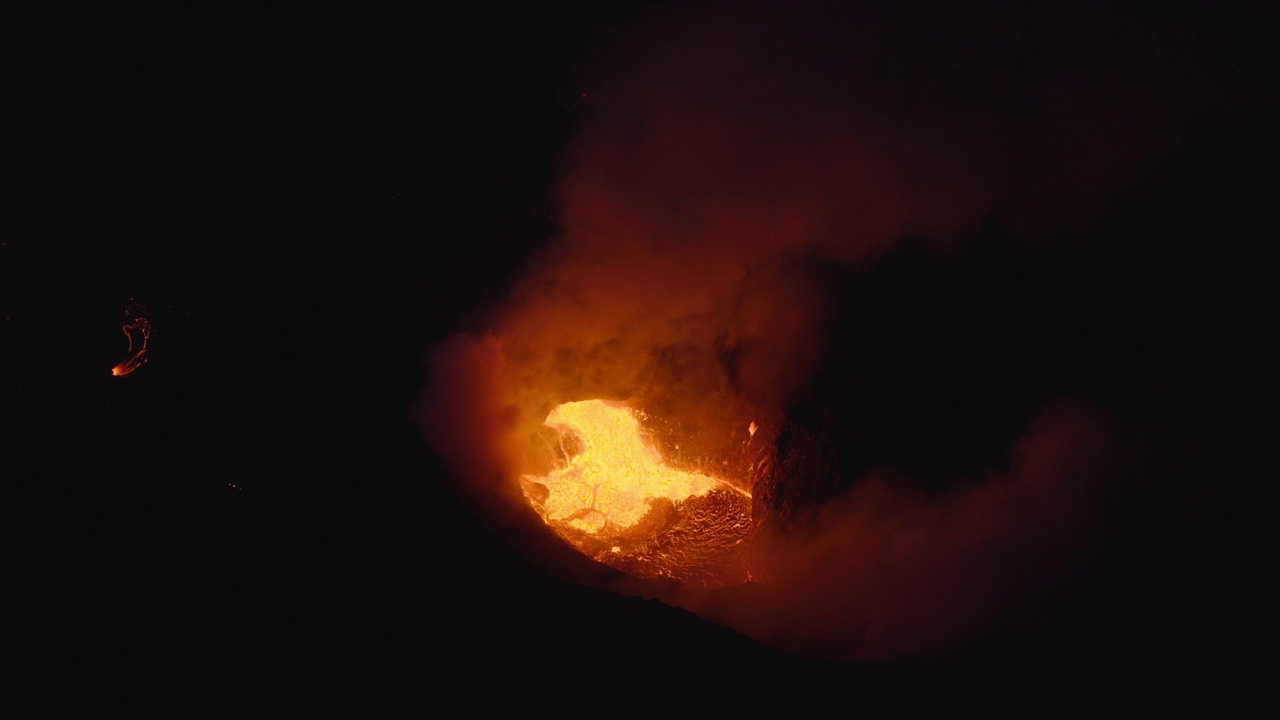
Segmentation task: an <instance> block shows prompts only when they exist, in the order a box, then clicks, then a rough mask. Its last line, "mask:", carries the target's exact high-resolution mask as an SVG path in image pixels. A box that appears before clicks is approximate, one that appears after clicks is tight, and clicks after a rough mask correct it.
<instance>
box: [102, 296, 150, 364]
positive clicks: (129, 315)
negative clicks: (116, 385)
mask: <svg viewBox="0 0 1280 720" xmlns="http://www.w3.org/2000/svg"><path fill="white" fill-rule="evenodd" d="M124 319H125V322H124V325H123V326H121V328H120V329H121V331H122V332H124V336H125V337H126V338H128V339H129V357H127V358H125V360H124V361H123V362H121V363H120V364H118V365H116V366H115V367H113V368H111V374H112V375H114V376H116V377H123V376H125V375H129V374H131V373H133V372H134V371H135V370H137V369H138V368H140V367H142V364H143V363H145V362H146V361H147V340H148V339H150V338H151V321H150V320H148V319H147V310H146V308H145V307H144V306H143V305H142V303H141V302H140V301H139V300H138V299H137V298H129V303H128V305H126V306H125V309H124Z"/></svg>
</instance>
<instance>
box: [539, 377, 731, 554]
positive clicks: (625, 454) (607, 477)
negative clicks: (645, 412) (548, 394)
mask: <svg viewBox="0 0 1280 720" xmlns="http://www.w3.org/2000/svg"><path fill="white" fill-rule="evenodd" d="M545 424H546V425H547V426H549V427H552V428H555V429H556V430H558V431H560V432H565V431H568V432H569V433H572V434H573V435H576V436H577V437H578V439H579V440H580V441H581V443H582V447H581V452H579V453H578V454H577V455H574V456H572V457H571V458H570V459H569V462H568V464H567V465H565V466H564V467H561V468H558V469H556V470H553V471H551V472H550V473H548V474H547V475H545V476H541V477H538V476H531V475H525V476H524V477H523V479H524V480H525V481H526V482H533V483H538V484H541V485H543V486H545V487H546V488H547V490H548V491H549V493H548V494H547V496H546V498H545V499H544V500H541V501H539V500H535V499H534V498H533V497H532V496H531V495H529V494H528V492H527V491H526V496H528V497H529V499H530V500H531V501H533V503H534V505H535V507H538V509H539V511H540V512H541V514H542V517H543V519H544V520H546V522H548V523H552V522H560V523H565V524H567V525H570V526H571V527H574V528H577V529H578V530H581V531H583V532H587V533H593V534H594V533H599V532H600V531H601V530H604V529H605V528H606V527H608V526H610V525H612V526H613V529H614V530H625V529H627V528H629V527H631V526H632V525H635V524H636V522H638V521H639V520H640V519H641V518H643V517H644V516H645V515H646V514H647V513H648V512H649V508H650V506H649V501H650V500H652V499H656V498H666V499H668V500H671V501H673V502H676V501H680V500H684V499H686V498H689V497H693V496H698V495H705V494H707V493H708V492H710V491H711V490H713V489H715V488H717V487H724V488H727V489H731V490H733V491H734V492H736V493H739V494H743V495H746V493H744V492H743V491H742V490H739V489H737V488H735V487H733V486H732V485H729V484H728V483H726V482H724V481H723V480H720V479H718V478H714V477H711V476H708V475H701V474H698V473H691V472H685V471H684V470H678V469H676V468H673V467H670V466H668V465H667V464H665V463H664V462H663V460H662V456H661V455H660V454H659V452H658V450H657V448H655V447H653V445H652V444H650V443H649V442H648V441H647V440H646V439H645V438H644V436H643V434H642V433H641V430H640V422H639V420H638V419H637V418H636V416H635V413H634V412H632V410H631V408H628V407H626V406H624V405H616V404H611V403H608V402H605V401H604V400H583V401H580V402H570V403H565V404H563V405H560V406H558V407H557V408H555V409H554V410H552V411H551V414H550V415H547V420H546V423H545Z"/></svg>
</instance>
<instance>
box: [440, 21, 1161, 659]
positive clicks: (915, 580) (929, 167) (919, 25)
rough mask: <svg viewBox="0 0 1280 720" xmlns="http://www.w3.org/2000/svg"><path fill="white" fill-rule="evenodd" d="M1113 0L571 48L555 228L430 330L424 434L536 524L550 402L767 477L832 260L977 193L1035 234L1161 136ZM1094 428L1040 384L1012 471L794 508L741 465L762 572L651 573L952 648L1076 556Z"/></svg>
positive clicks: (919, 234) (944, 246)
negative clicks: (1042, 394)
mask: <svg viewBox="0 0 1280 720" xmlns="http://www.w3.org/2000/svg"><path fill="white" fill-rule="evenodd" d="M1105 12H1106V11H1103V10H1098V9H1094V10H1091V11H1089V12H1087V13H1075V12H1073V13H1056V14H1055V13H1054V12H1051V11H1044V9H1043V8H1038V9H1037V11H1036V12H1035V13H1032V12H1029V11H1019V10H1017V9H1009V10H1004V11H995V12H990V13H987V14H985V15H982V16H981V17H979V16H978V15H976V14H973V13H969V12H967V11H965V10H964V9H963V8H961V7H959V6H956V7H950V8H946V7H944V8H938V7H931V8H916V7H904V8H901V9H893V10H889V9H886V8H880V9H878V10H859V9H850V8H845V7H841V6H826V5H819V4H812V3H808V4H806V3H799V4H786V5H785V6H784V5H781V4H780V5H770V4H763V3H729V4H726V5H723V6H722V5H698V6H696V7H693V8H691V7H688V6H686V7H683V8H678V9H673V10H664V11H655V12H653V13H651V14H649V15H646V16H645V17H644V18H642V19H641V20H640V21H638V22H637V23H636V25H635V26H634V27H633V28H631V29H630V30H629V31H628V32H627V33H626V34H623V35H620V36H617V37H614V38H611V39H610V42H608V43H605V44H604V45H603V46H602V47H601V48H600V49H599V50H598V51H597V53H596V54H594V55H593V56H592V57H591V58H589V61H588V62H587V63H585V64H584V68H585V69H584V72H583V77H582V80H581V81H582V83H583V85H584V88H585V94H586V97H587V98H589V101H588V107H587V109H586V111H585V114H584V116H583V118H582V120H581V129H580V133H579V135H578V137H577V138H576V140H575V141H574V142H573V143H572V145H571V146H570V147H569V148H568V151H567V153H566V156H565V161H564V173H563V175H562V178H561V181H560V183H559V184H558V187H557V190H556V192H557V199H558V201H559V207H560V208H561V215H560V218H559V220H560V226H561V229H562V234H561V236H560V237H559V238H558V239H557V241H556V242H555V243H554V244H553V245H552V246H551V247H549V248H548V249H547V250H546V251H545V252H544V253H543V254H541V255H540V256H538V257H537V258H534V259H533V260H532V261H531V264H530V267H529V270H528V272H527V274H526V275H525V276H524V277H523V279H522V280H521V281H520V282H519V283H518V284H517V285H516V287H514V288H513V289H512V290H511V293H510V295H509V298H508V299H507V301H506V302H505V303H503V304H502V305H501V306H499V307H497V308H495V309H493V311H492V312H491V313H490V315H489V322H488V324H487V327H486V328H484V329H483V330H482V331H480V332H478V333H476V334H461V335H458V336H456V337H454V338H451V339H450V340H448V341H446V342H445V343H443V344H442V345H440V346H439V347H437V348H435V349H434V350H433V351H432V352H431V354H430V356H429V357H428V365H429V370H430V373H431V375H430V379H429V382H428V386H427V389H426V391H425V394H424V397H423V405H422V407H423V416H422V420H423V428H424V432H425V434H426V437H427V439H428V441H429V442H430V444H431V447H432V448H433V449H434V450H435V451H436V452H437V453H439V454H440V455H441V456H442V457H443V458H444V459H445V460H446V461H447V462H448V463H449V464H450V467H451V469H452V470H453V472H454V475H455V476H456V478H457V479H458V481H459V487H460V488H461V489H462V490H463V492H464V493H466V494H467V496H468V497H470V498H471V499H473V500H474V501H475V502H476V503H477V506H478V508H479V509H480V512H481V513H482V514H484V515H485V516H486V517H488V518H489V519H491V520H492V521H493V522H494V524H495V526H497V527H500V528H502V529H503V531H504V532H510V533H513V534H516V535H519V537H520V539H519V541H518V542H519V543H520V544H521V546H522V547H525V548H534V547H538V546H539V543H541V546H544V547H545V546H547V545H548V542H547V540H546V537H547V536H548V535H549V533H548V531H547V527H546V526H545V525H544V524H543V523H542V522H541V518H539V517H538V516H537V514H536V513H535V512H534V510H533V509H532V508H531V506H530V503H529V498H527V497H526V491H522V488H521V481H520V478H521V477H522V476H526V477H527V476H530V475H545V474H547V473H548V472H550V471H551V470H552V468H553V467H554V463H553V462H552V458H551V457H550V456H549V455H550V454H549V453H548V451H547V442H546V441H545V437H544V436H542V435H540V433H541V432H543V430H542V425H543V422H544V421H545V420H546V419H547V418H548V416H549V415H550V414H551V413H552V411H553V409H554V408H556V407H557V406H560V405H561V404H562V403H566V402H576V401H584V400H593V399H604V400H609V401H618V402H625V403H627V404H629V405H630V406H631V407H633V408H636V409H638V410H640V411H642V412H644V413H645V414H646V416H647V417H650V418H652V419H653V423H652V426H651V427H650V428H649V429H650V431H651V433H652V435H653V438H654V443H655V446H656V447H657V448H658V449H659V450H660V451H662V453H663V455H664V456H665V457H668V458H672V459H673V462H675V464H676V465H678V466H679V467H682V468H684V469H690V468H696V467H709V468H717V469H719V470H726V469H727V470H728V477H733V478H736V479H737V480H738V481H740V482H745V483H746V484H747V486H748V487H753V488H755V487H756V485H755V484H756V483H761V482H763V483H765V485H766V487H765V489H766V490H767V489H768V488H767V485H768V483H769V482H775V483H782V484H785V483H787V482H788V481H789V480H790V479H791V478H790V476H788V474H787V473H788V470H787V468H786V467H783V466H782V465H780V464H777V463H778V462H779V460H780V459H779V458H777V457H775V455H774V446H773V443H774V442H775V441H776V439H777V438H778V437H779V433H780V432H781V431H782V429H783V428H785V427H786V426H787V423H788V418H787V411H788V408H789V407H791V406H792V404H793V403H794V402H795V401H797V400H798V399H802V398H804V397H805V396H806V394H807V393H809V392H810V391H811V390H812V388H811V387H810V382H811V378H812V376H813V374H814V372H815V371H816V369H817V368H819V367H820V366H821V364H822V361H823V359H824V357H825V354H826V351H827V343H828V342H829V341H830V337H829V335H830V330H831V322H832V313H833V306H832V304H831V296H832V288H833V287H834V286H835V284H836V282H837V276H838V274H839V273H841V272H843V273H849V272H854V273H856V272H858V271H859V270H862V269H864V268H866V267H868V266H870V265H872V264H874V263H875V262H876V261H877V259H879V258H880V257H881V256H882V255H884V254H885V253H886V252H887V251H889V249H890V248H892V247H893V246H894V245H895V244H897V243H899V242H901V241H902V240H903V239H904V238H913V239H917V240H920V241H923V242H925V243H927V244H928V245H929V246H930V247H933V248H935V249H937V250H938V251H944V252H962V251H963V250H964V247H965V243H966V241H967V240H968V239H969V238H970V237H972V236H973V234H974V233H975V231H976V229H977V228H978V227H979V226H980V224H982V223H988V222H994V223H996V224H998V225H999V226H1000V227H1002V228H1004V229H1005V230H1007V231H1008V232H1009V233H1010V234H1011V235H1013V236H1014V237H1017V238H1021V239H1023V240H1024V241H1025V242H1028V243H1034V242H1039V241H1041V240H1042V239H1043V238H1045V237H1048V236H1063V235H1069V234H1070V233H1071V232H1073V231H1075V230H1077V229H1078V228H1079V227H1081V226H1082V225H1083V223H1085V222H1087V220H1088V218H1089V217H1091V216H1092V215H1093V214H1095V213H1096V212H1097V211H1098V210H1099V208H1100V207H1101V206H1102V205H1103V204H1104V203H1105V201H1106V199H1107V198H1108V197H1110V196H1111V195H1112V194H1113V193H1114V192H1116V190H1117V188H1119V187H1120V186H1121V185H1122V184H1123V183H1124V182H1125V181H1126V179H1127V178H1129V177H1130V176H1131V174H1132V173H1133V171H1134V170H1135V168H1137V167H1139V166H1140V165H1141V164H1142V163H1143V162H1146V161H1148V160H1149V159H1151V158H1153V157H1155V156H1156V155H1157V154H1158V153H1159V152H1161V151H1162V150H1163V149H1164V148H1165V147H1166V146H1167V145H1168V144H1169V143H1171V142H1172V141H1173V139H1174V137H1175V132H1174V130H1176V127H1177V118H1178V117H1179V116H1178V114H1177V113H1176V112H1175V111H1176V109H1177V108H1176V104H1175V103H1173V102H1172V101H1171V98H1173V97H1175V96H1176V93H1175V92H1173V90H1174V88H1173V87H1172V83H1171V82H1169V81H1168V80H1167V79H1164V78H1163V77H1162V76H1160V75H1158V74H1156V73H1154V72H1151V71H1150V69H1151V68H1154V67H1157V66H1161V65H1162V64H1163V66H1164V67H1171V66H1169V65H1168V64H1167V63H1165V60H1166V59H1164V58H1161V59H1159V60H1158V61H1157V59H1155V53H1154V51H1153V49H1152V48H1151V47H1148V46H1147V44H1146V43H1144V38H1143V37H1141V36H1140V35H1133V36H1127V35H1126V37H1125V42H1124V43H1118V42H1115V41H1114V38H1109V37H1108V35H1115V34H1117V33H1119V34H1124V33H1127V32H1128V31H1129V30H1131V29H1132V26H1131V23H1130V21H1129V20H1127V19H1126V18H1124V17H1122V16H1120V15H1119V14H1117V15H1116V16H1114V17H1112V16H1104V15H1103V14H1104V13H1105ZM1126 23H1130V24H1126ZM1010 38H1017V40H1016V41H1011V40H1010ZM1151 44H1152V45H1155V43H1151ZM1068 51H1069V52H1068ZM1068 58H1069V61H1068ZM843 341H845V342H849V341H856V338H853V339H849V338H845V339H843ZM875 351H876V349H875V348H867V352H875ZM1107 428H1108V423H1107V420H1106V416H1105V413H1103V412H1101V411H1100V410H1098V409H1096V408H1090V407H1087V406H1083V405H1079V404H1072V403H1068V402H1063V403H1056V404H1052V405H1050V406H1048V407H1046V408H1045V409H1044V410H1043V412H1042V413H1041V415H1040V417H1039V418H1038V419H1037V420H1036V421H1035V422H1034V423H1033V424H1032V426H1031V427H1030V428H1029V429H1028V430H1027V431H1026V433H1025V435H1024V437H1023V438H1022V439H1021V440H1020V441H1018V442H1017V445H1016V449H1015V451H1014V454H1013V457H1012V458H1011V461H1010V469H1009V470H1008V471H1007V472H999V473H998V472H993V473H991V474H990V476H989V477H987V478H981V479H980V478H975V479H974V481H973V485H972V486H970V487H968V488H967V489H964V490H952V491H950V492H948V493H943V494H940V495H931V494H927V493H924V492H919V491H911V490H907V489H905V488H909V487H912V483H911V479H910V478H903V477H901V476H900V475H898V474H895V471H893V470H892V469H886V470H884V471H882V472H877V473H875V474H873V475H872V476H871V477H868V478H862V479H857V480H858V481H857V482H850V481H849V479H845V484H844V486H843V487H841V488H838V491H837V492H832V493H829V494H828V496H820V497H819V496H815V497H814V498H813V503H814V507H810V508H806V509H805V510H806V511H805V512H802V513H796V514H795V517H794V518H793V522H788V523H785V524H782V523H772V522H768V521H767V520H768V518H769V514H770V512H774V511H776V510H777V508H770V507H769V506H768V503H769V501H770V500H769V495H770V493H767V492H766V493H760V492H756V493H753V494H754V495H755V497H754V502H755V507H756V511H757V518H756V519H757V521H758V523H759V527H758V528H757V532H756V535H755V537H754V538H753V548H752V553H753V555H752V561H751V562H752V565H751V569H750V572H751V576H752V578H753V580H755V582H753V583H749V584H745V585H741V586H740V587H727V588H721V589H718V590H711V591H708V590H702V589H690V588H688V587H685V588H678V589H674V590H666V591H663V592H662V593H661V595H662V597H663V599H664V600H667V601H668V602H672V603H676V604H680V605H682V606H684V607H687V608H689V609H691V610H693V611H695V612H697V613H699V614H701V615H703V616H704V617H707V618H709V619H712V620H715V621H718V622H723V623H725V624H728V625H731V626H733V627H736V628H738V629H739V630H742V631H744V632H746V633H748V634H750V635H752V636H754V637H757V638H760V639H762V640H766V641H768V642H771V643H774V644H775V645H778V646H781V647H786V648H789V649H796V650H801V651H805V652H812V653H820V654H834V655H840V656H856V657H886V656H892V655H897V654H919V653H924V652H931V651H934V650H936V649H938V648H940V647H945V646H947V645H949V644H952V643H954V642H956V641H958V640H961V639H963V638H964V637H966V636H967V635H968V634H970V633H972V632H973V631H974V630H976V629H977V628H979V627H980V626H981V625H982V624H983V623H985V622H988V621H990V620H991V618H992V617H994V616H995V615H997V614H998V613H999V611H1000V609H1001V608H1003V607H1007V606H1008V604H1009V603H1012V602H1016V601H1018V600H1019V599H1025V598H1027V597H1029V596H1033V595H1035V594H1036V593H1037V592H1041V591H1043V590H1044V588H1047V587H1050V586H1052V585H1053V584H1054V583H1056V582H1060V581H1063V580H1064V579H1065V578H1068V577H1069V576H1070V575H1071V573H1072V572H1073V571H1074V569H1076V568H1078V567H1079V565H1080V563H1082V562H1083V561H1084V559H1085V558H1087V555H1088V549H1089V547H1090V537H1091V532H1092V530H1093V529H1094V524H1095V522H1096V517H1097V516H1098V514H1099V507H1100V505H1099V502H1100V501H1099V500H1098V498H1099V497H1100V495H1101V494H1103V489H1104V488H1105V485H1106V482H1107V481H1108V480H1109V479H1110V478H1112V477H1113V472H1112V470H1113V466H1114V455H1115V450H1114V448H1113V442H1114V439H1113V438H1112V437H1111V436H1110V434H1109V433H1108V431H1107ZM1015 439H1016V438H1013V437H1010V438H1008V442H1009V443H1010V444H1011V445H1012V444H1013V443H1014V441H1015ZM717 475H718V476H720V477H725V475H724V474H723V473H718V474H717ZM527 487H528V486H527V483H526V489H527ZM535 500H536V498H535ZM536 504H537V503H536V502H535V505H536ZM542 510H543V512H544V513H545V512H547V509H546V507H545V506H544V507H543V508H542ZM584 517H585V516H584ZM539 538H542V539H541V540H539ZM531 552H536V551H534V550H531ZM552 554H554V553H552ZM556 557H560V558H563V556H562V555H557V556H556ZM555 569H556V570H557V571H559V572H565V573H566V574H568V575H571V576H572V575H573V574H574V573H573V571H565V570H564V568H563V567H559V568H555ZM600 577H601V576H600V575H598V574H597V575H595V576H593V578H595V579H596V580H598V579H599V578H600Z"/></svg>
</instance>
